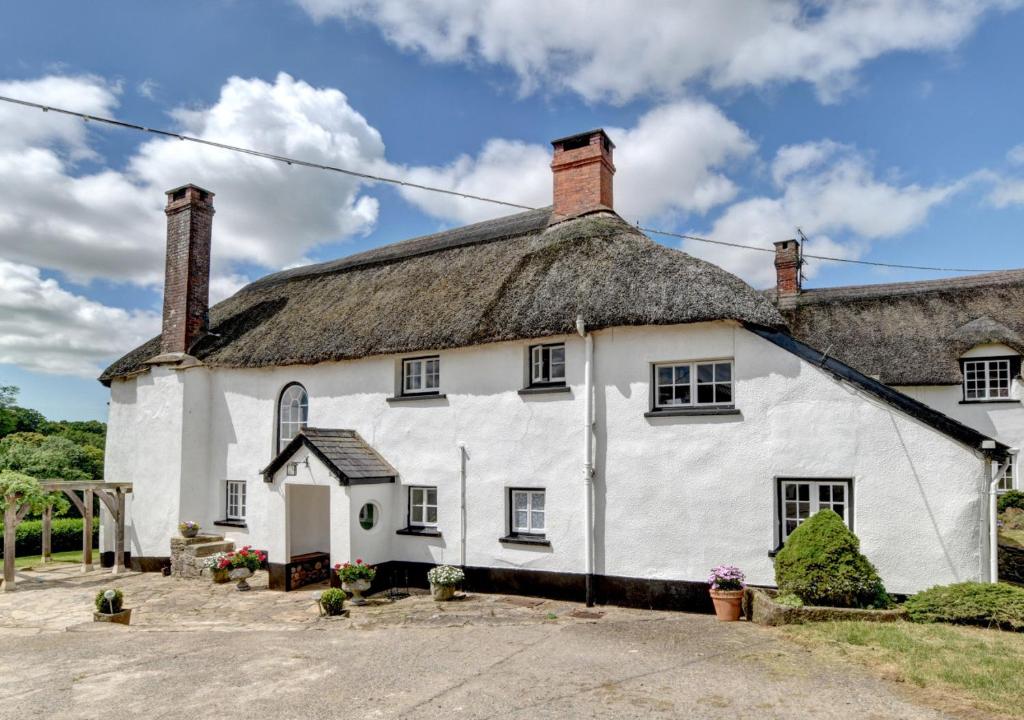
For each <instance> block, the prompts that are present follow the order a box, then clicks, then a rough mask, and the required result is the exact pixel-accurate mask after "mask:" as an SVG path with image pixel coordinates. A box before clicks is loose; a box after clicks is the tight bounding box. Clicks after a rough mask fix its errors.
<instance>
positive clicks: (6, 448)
mask: <svg viewBox="0 0 1024 720" xmlns="http://www.w3.org/2000/svg"><path fill="white" fill-rule="evenodd" d="M0 469H2V470H12V471H15V472H20V473H24V474H25V475H30V476H32V477H35V478H38V479H40V480H98V479H101V478H102V477H103V451H102V450H100V449H98V448H95V447H90V446H82V445H78V444H76V443H74V442H72V441H71V440H69V439H67V438H65V437H61V436H59V435H42V434H40V433H14V434H13V435H8V436H7V437H5V438H4V439H3V440H0Z"/></svg>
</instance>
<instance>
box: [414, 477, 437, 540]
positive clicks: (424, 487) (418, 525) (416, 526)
mask: <svg viewBox="0 0 1024 720" xmlns="http://www.w3.org/2000/svg"><path fill="white" fill-rule="evenodd" d="M414 490H433V491H434V509H435V510H437V513H438V518H439V519H440V516H441V513H440V509H441V505H440V503H439V502H438V500H439V497H438V493H437V485H410V486H409V492H408V493H406V496H405V526H406V527H407V528H409V529H411V530H428V531H429V530H437V527H438V523H439V520H435V521H434V523H433V524H432V525H431V524H428V523H427V520H426V508H427V507H428V504H424V506H423V507H424V513H423V518H424V519H423V521H422V522H420V523H414V522H413V521H412V493H413V491H414Z"/></svg>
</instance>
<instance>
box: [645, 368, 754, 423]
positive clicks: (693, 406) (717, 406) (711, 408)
mask: <svg viewBox="0 0 1024 720" xmlns="http://www.w3.org/2000/svg"><path fill="white" fill-rule="evenodd" d="M726 363H728V365H729V381H728V382H729V395H730V398H731V400H730V401H729V402H724V403H718V402H713V403H701V402H697V393H698V389H697V388H698V385H702V384H703V385H708V384H709V385H711V386H712V387H714V386H715V385H717V384H724V383H723V382H720V381H716V380H714V379H713V378H712V381H711V382H710V383H700V382H699V381H698V377H697V366H698V365H711V366H715V365H719V364H726ZM683 365H685V366H687V367H689V369H690V370H689V372H690V380H689V381H688V383H689V387H690V402H688V403H685V404H676V405H659V404H658V370H659V368H664V367H672V368H676V367H680V366H683ZM673 373H674V370H673ZM712 373H714V370H712ZM650 388H651V393H650V407H651V409H650V413H649V414H651V415H654V414H657V413H666V414H671V413H673V412H679V411H683V412H694V413H695V414H696V413H700V412H701V411H704V412H708V413H713V412H715V411H726V412H731V411H733V410H735V409H736V358H731V357H728V358H726V357H723V358H708V359H705V360H659V361H657V362H652V363H651V364H650Z"/></svg>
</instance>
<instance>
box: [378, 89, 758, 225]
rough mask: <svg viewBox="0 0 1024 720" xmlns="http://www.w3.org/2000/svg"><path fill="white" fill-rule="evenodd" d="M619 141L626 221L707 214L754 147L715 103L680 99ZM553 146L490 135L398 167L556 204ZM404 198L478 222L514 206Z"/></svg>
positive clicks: (443, 182) (442, 182)
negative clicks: (441, 158)
mask: <svg viewBox="0 0 1024 720" xmlns="http://www.w3.org/2000/svg"><path fill="white" fill-rule="evenodd" d="M607 132H608V134H609V136H610V137H611V138H612V141H613V142H615V144H616V148H615V155H614V160H615V167H616V174H615V209H616V210H617V211H618V212H619V214H620V215H622V216H623V217H626V218H629V219H650V218H653V217H657V216H661V215H665V214H671V213H676V212H690V211H695V212H706V211H707V210H709V209H711V208H712V207H715V206H717V205H720V204H722V203H724V202H728V201H729V200H731V199H732V198H733V197H734V196H735V194H736V191H737V190H736V186H735V184H734V183H733V182H732V180H730V179H729V178H728V177H727V176H726V175H725V174H724V173H723V172H722V169H723V168H726V167H727V166H728V165H729V164H730V163H732V162H733V161H735V160H738V159H742V158H745V157H747V156H749V155H750V154H751V153H752V152H753V151H754V147H755V146H754V143H753V142H752V141H751V140H750V138H749V137H748V136H747V134H746V133H745V132H744V131H743V130H742V129H741V128H740V127H739V126H738V125H736V124H735V123H734V122H732V121H731V120H729V118H727V117H726V116H725V115H723V114H722V112H721V111H720V110H719V109H718V108H716V107H715V106H713V105H711V104H709V103H706V102H698V101H690V100H685V101H679V102H675V103H670V104H667V105H663V106H660V107H657V108H655V109H653V110H651V111H650V112H648V113H647V114H645V115H644V116H642V117H641V118H640V119H639V120H638V121H637V124H636V125H635V126H634V127H632V128H612V127H610V128H607ZM550 164H551V148H550V147H548V146H542V145H535V144H527V143H523V142H521V141H516V140H503V139H492V140H489V141H488V142H487V143H486V144H485V145H484V147H483V149H482V150H481V151H480V152H479V153H478V154H477V155H476V156H475V157H472V156H469V155H462V156H460V157H458V158H457V159H456V160H454V161H453V162H452V163H450V164H448V165H445V166H442V167H412V168H396V169H394V171H393V172H395V173H396V174H400V175H402V176H403V177H406V178H408V179H410V180H412V181H414V182H417V183H420V184H426V185H434V186H439V187H446V188H453V189H455V190H458V191H460V192H464V193H469V194H474V195H488V196H490V197H496V198H500V199H502V200H508V201H511V202H514V203H518V204H522V205H527V206H531V207H542V206H544V205H550V204H551V169H550ZM401 192H402V194H403V196H405V197H406V198H407V199H408V200H409V201H411V202H413V203H414V204H416V205H417V206H419V207H420V208H421V209H423V210H424V211H425V212H427V213H429V214H431V215H433V216H435V217H439V218H442V219H446V220H452V221H458V222H475V221H477V220H483V219H486V218H491V217H497V216H499V215H506V214H508V213H509V212H510V210H509V208H507V207H502V206H499V205H488V204H485V203H481V202H478V201H473V200H461V199H458V198H453V197H450V196H444V195H438V194H435V193H428V192H424V191H418V190H409V189H403V190H402V191H401Z"/></svg>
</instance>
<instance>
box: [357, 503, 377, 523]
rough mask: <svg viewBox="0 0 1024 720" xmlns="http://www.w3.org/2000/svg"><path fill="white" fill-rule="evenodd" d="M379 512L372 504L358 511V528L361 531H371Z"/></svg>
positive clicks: (367, 504)
mask: <svg viewBox="0 0 1024 720" xmlns="http://www.w3.org/2000/svg"><path fill="white" fill-rule="evenodd" d="M379 514H380V512H379V511H378V510H377V506H376V505H374V504H373V503H366V504H365V505H363V507H362V508H361V509H360V510H359V527H361V528H362V529H363V530H372V529H373V526H374V525H376V524H377V516H378V515H379Z"/></svg>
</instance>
